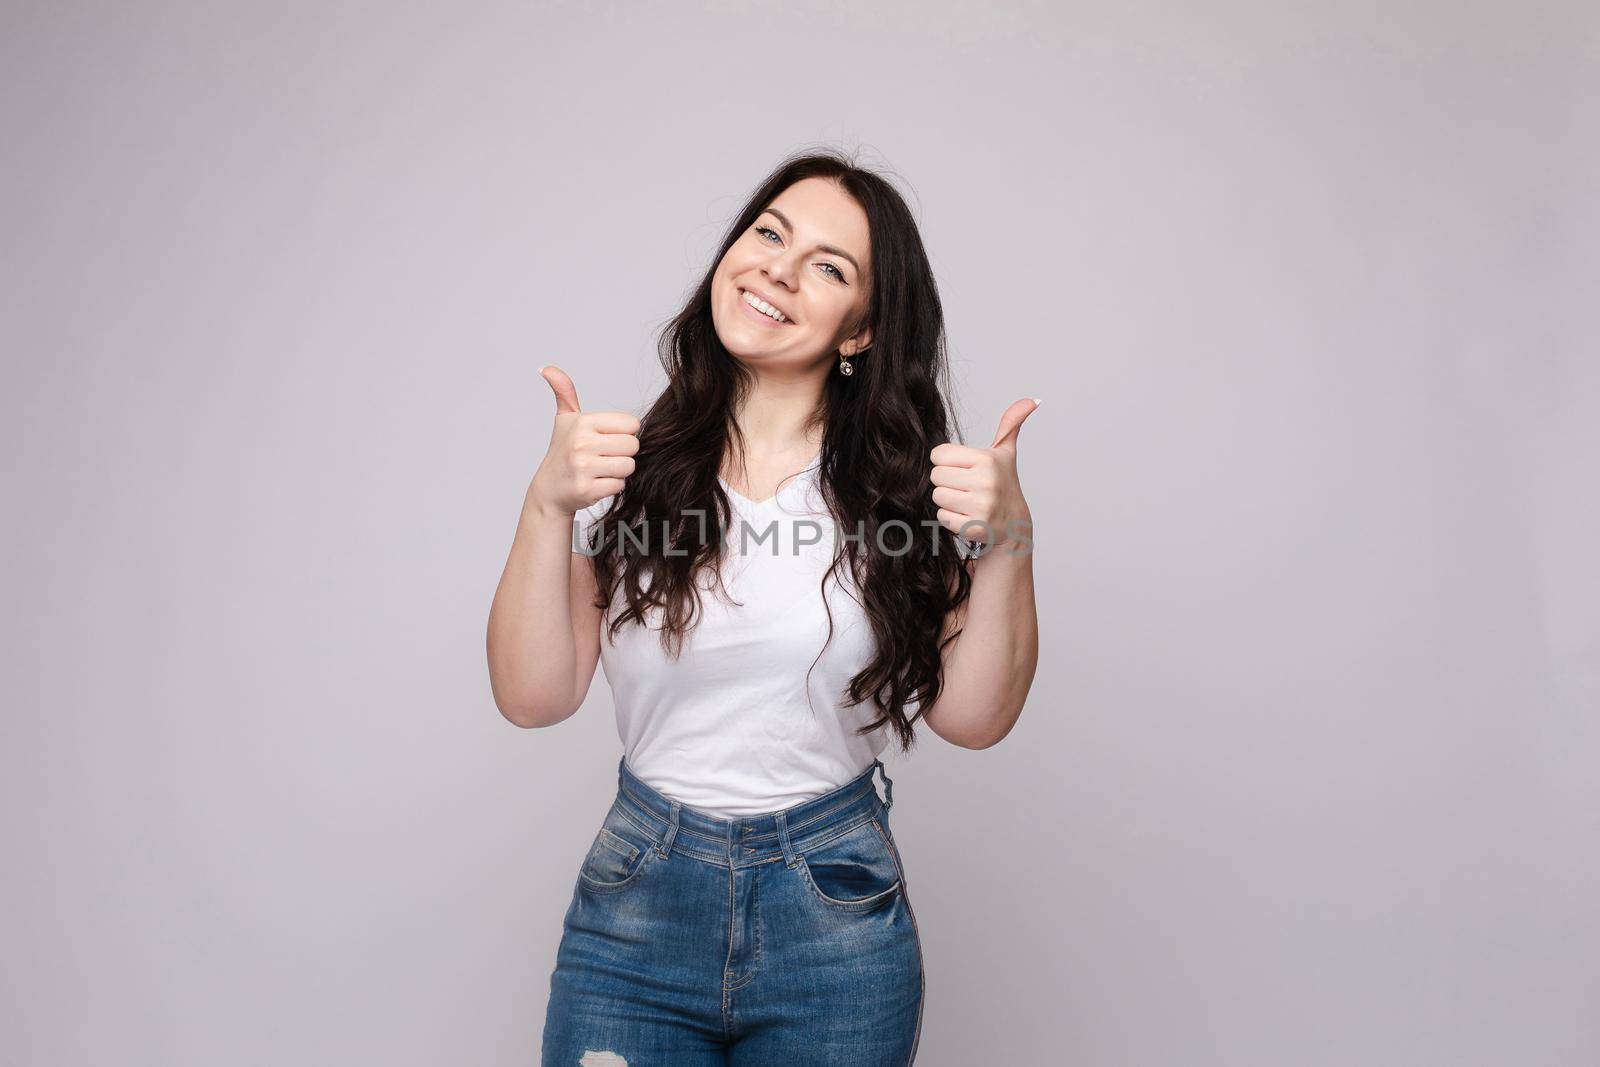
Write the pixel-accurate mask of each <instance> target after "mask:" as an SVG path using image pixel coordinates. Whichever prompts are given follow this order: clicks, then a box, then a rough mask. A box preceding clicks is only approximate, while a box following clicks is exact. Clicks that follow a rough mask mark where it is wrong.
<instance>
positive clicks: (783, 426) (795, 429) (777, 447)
mask: <svg viewBox="0 0 1600 1067" xmlns="http://www.w3.org/2000/svg"><path fill="white" fill-rule="evenodd" d="M821 401H822V380H821V379H820V378H818V377H810V378H802V379H790V380H788V381H782V382H775V381H771V380H770V379H765V378H757V379H756V381H755V384H754V386H753V387H752V388H751V390H750V393H749V395H747V396H746V397H745V399H744V402H743V403H742V404H740V405H739V409H738V411H736V412H735V413H734V421H735V422H736V423H737V424H738V427H739V432H740V434H741V435H742V436H743V438H744V442H745V448H746V449H747V451H748V454H749V457H750V458H751V459H752V460H759V459H766V458H793V459H810V458H811V457H812V456H813V455H815V454H816V453H817V451H818V450H819V449H821V447H822V427H821V426H820V425H812V424H811V423H812V419H813V417H814V415H815V413H816V410H817V405H818V404H819V403H821Z"/></svg>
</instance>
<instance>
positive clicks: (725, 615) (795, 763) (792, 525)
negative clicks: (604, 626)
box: [574, 460, 912, 819]
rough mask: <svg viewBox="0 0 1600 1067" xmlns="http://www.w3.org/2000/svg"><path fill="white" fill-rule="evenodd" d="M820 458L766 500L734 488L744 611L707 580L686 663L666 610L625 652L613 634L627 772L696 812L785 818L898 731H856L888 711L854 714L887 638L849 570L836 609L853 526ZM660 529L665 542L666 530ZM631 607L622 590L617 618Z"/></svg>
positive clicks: (868, 705)
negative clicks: (836, 506) (844, 540)
mask: <svg viewBox="0 0 1600 1067" xmlns="http://www.w3.org/2000/svg"><path fill="white" fill-rule="evenodd" d="M819 463H820V461H819V460H813V462H812V464H811V466H809V467H807V468H806V469H805V470H804V471H803V472H801V473H800V474H799V475H797V476H796V477H794V478H792V479H790V480H788V481H787V482H785V483H784V484H783V487H782V488H780V489H779V491H778V493H777V495H776V496H774V497H772V498H771V499H768V500H764V501H761V502H759V503H758V502H754V501H751V500H748V499H746V498H744V497H742V496H740V495H739V494H738V493H736V492H734V491H733V490H732V489H731V488H730V487H729V486H728V484H727V483H726V482H723V483H722V485H723V490H724V491H725V492H726V493H727V494H728V501H729V503H730V505H731V506H732V515H731V517H730V520H729V525H728V530H727V535H726V541H727V548H726V550H725V551H726V553H727V555H726V557H725V560H724V563H723V581H724V585H725V587H726V589H727V594H728V596H729V597H730V598H731V599H732V600H733V601H735V602H737V603H738V606H735V605H734V604H729V603H727V602H726V601H724V600H723V598H722V595H721V593H720V592H719V591H717V590H715V589H714V588H713V586H714V579H713V576H712V575H711V574H709V573H701V574H700V575H699V582H700V587H701V594H700V604H701V613H700V615H699V616H698V617H697V619H696V620H695V625H694V628H693V629H692V630H690V632H689V633H688V634H687V635H686V636H685V639H684V645H683V650H682V652H681V654H680V656H679V658H677V659H676V660H674V659H671V658H669V657H668V655H667V653H666V650H665V649H663V648H662V646H661V635H660V632H659V630H658V629H657V627H658V626H659V624H660V612H659V610H653V611H652V612H651V613H649V614H647V616H646V618H647V619H649V620H650V623H651V625H650V627H649V628H646V627H643V626H640V625H639V624H638V623H637V622H636V621H630V622H629V623H628V624H627V625H626V626H624V627H623V629H622V630H621V631H620V632H619V633H618V634H617V639H616V644H615V646H613V645H612V644H611V642H610V640H609V639H608V638H607V635H606V633H605V631H604V630H602V633H601V642H600V662H601V665H602V666H603V668H604V670H605V675H606V680H607V681H608V682H609V683H610V684H611V692H612V696H613V699H614V703H615V705H616V712H617V731H618V733H619V734H620V735H621V737H622V745H623V752H624V758H625V759H626V761H627V764H628V767H629V769H630V770H632V771H633V773H634V774H636V775H638V776H639V778H640V779H641V780H642V781H644V782H645V783H646V784H648V785H650V786H651V787H652V788H654V789H656V790H657V791H659V792H660V793H661V794H662V795H663V796H666V797H668V798H670V799H672V800H676V801H678V802H679V803H681V804H683V805H684V806H685V807H689V808H695V809H698V810H700V811H702V812H705V813H707V814H709V815H714V816H717V817H719V818H729V819H731V818H743V817H746V816H750V815H760V814H764V813H766V812H771V811H778V810H781V809H783V808H787V807H791V806H793V805H795V804H799V803H801V802H803V801H806V800H810V799H812V798H813V797H817V796H821V795H822V794H823V793H826V792H829V791H830V790H833V789H837V788H838V787H839V786H841V785H844V784H845V783H846V782H849V781H850V780H851V779H853V778H855V777H856V776H857V775H859V774H860V773H861V772H862V771H864V770H866V768H867V767H869V766H870V765H871V764H872V761H873V760H874V759H876V758H877V757H878V755H879V754H880V753H881V752H882V751H883V750H884V748H885V747H886V746H887V745H888V742H889V737H890V736H891V735H890V727H889V726H888V725H887V724H885V725H883V726H880V727H878V729H876V730H874V731H873V732H872V733H870V734H868V735H860V734H857V733H855V730H856V728H857V727H860V726H864V725H865V724H866V723H868V722H871V721H872V719H874V718H875V717H876V715H877V710H876V706H875V705H874V704H873V703H872V701H871V699H870V698H869V699H868V700H866V701H864V702H863V703H862V704H860V705H857V706H855V707H845V706H842V704H843V701H844V700H845V699H847V697H846V695H845V692H844V690H845V688H846V687H847V686H848V684H849V681H850V679H851V678H852V677H853V676H854V675H855V674H856V673H857V672H858V671H860V670H861V669H862V668H863V667H864V666H866V664H867V662H868V660H870V659H871V658H872V656H873V654H874V653H875V652H876V650H877V642H876V639H875V637H874V636H873V633H872V629H871V626H870V625H869V623H868V620H867V616H866V613H865V611H864V610H863V609H862V607H861V604H860V602H859V600H858V599H856V597H857V596H858V595H859V594H858V592H857V590H856V587H855V583H854V581H853V580H852V579H851V577H850V573H849V565H848V564H847V563H842V564H841V565H840V567H839V568H838V570H837V571H835V573H834V575H833V576H831V577H830V578H829V579H828V589H827V606H826V607H824V603H823V592H822V587H821V581H822V576H823V574H824V573H825V572H826V571H827V569H828V566H829V564H830V563H831V562H832V560H833V554H834V549H835V545H836V543H837V540H838V536H839V533H840V532H839V531H838V530H837V529H836V528H835V523H834V520H833V518H832V517H831V516H830V515H829V514H828V512H827V511H826V509H825V508H824V507H823V504H822V498H821V487H820V486H819V484H818V481H817V479H818V474H819ZM610 505H611V498H610V497H607V498H605V499H604V500H601V501H599V502H597V503H595V504H593V505H591V506H590V507H588V508H586V509H584V510H583V511H580V512H579V513H578V514H577V516H576V518H577V527H576V529H577V533H576V536H577V538H578V540H577V541H576V542H575V544H582V545H587V544H588V533H589V528H590V525H591V524H592V523H593V522H594V520H595V519H596V518H597V517H598V516H599V515H601V514H602V513H603V512H604V511H605V510H606V508H608V507H609V506H610ZM691 521H693V519H692V518H691ZM705 521H706V522H707V523H711V522H715V521H716V515H715V514H714V513H713V514H709V515H707V516H706V518H705ZM769 527H770V529H769ZM653 532H654V534H655V535H656V536H657V538H659V536H660V533H661V531H660V529H659V525H658V528H657V529H656V530H655V531H653ZM806 541H812V542H815V543H813V544H809V545H808V544H805V543H804V542H806ZM650 548H651V550H652V551H660V546H659V543H658V542H653V543H652V544H651V546H650ZM627 550H628V551H639V550H638V549H637V548H635V547H633V546H631V545H630V546H627ZM574 551H579V549H577V548H576V547H575V548H574ZM621 603H623V600H622V596H621V594H620V592H619V593H618V596H617V599H616V600H615V601H613V605H612V611H615V610H616V608H617V606H618V605H620V604H621ZM830 610H831V612H832V615H833V635H832V639H831V641H830V640H829V638H828V612H829V611H830ZM610 617H611V612H608V613H607V622H609V619H610ZM825 642H826V643H827V647H826V649H824V647H823V645H824V643H825ZM819 652H820V653H821V656H820V658H819V656H818V653H819ZM813 661H815V665H814V666H813ZM808 670H809V671H810V677H809V682H808V679H807V671H808ZM808 690H809V694H810V701H809V703H808V702H807V693H808ZM907 710H908V713H910V712H911V711H912V709H911V708H909V707H908V709H907Z"/></svg>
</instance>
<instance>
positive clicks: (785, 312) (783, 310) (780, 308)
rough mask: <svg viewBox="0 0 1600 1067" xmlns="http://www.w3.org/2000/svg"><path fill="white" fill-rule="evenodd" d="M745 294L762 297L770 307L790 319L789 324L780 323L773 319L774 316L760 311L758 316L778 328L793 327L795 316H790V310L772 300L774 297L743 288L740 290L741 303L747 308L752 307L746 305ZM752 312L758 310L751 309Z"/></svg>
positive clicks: (756, 290)
mask: <svg viewBox="0 0 1600 1067" xmlns="http://www.w3.org/2000/svg"><path fill="white" fill-rule="evenodd" d="M745 293H749V294H750V295H751V296H755V297H760V298H761V299H762V300H765V301H766V302H767V305H768V306H769V307H775V308H777V309H778V311H779V312H780V313H781V314H782V315H783V317H784V318H786V319H788V320H789V321H788V322H778V320H777V319H774V318H772V316H770V315H767V314H765V313H764V312H760V311H757V312H756V314H758V315H761V317H762V318H764V319H766V320H767V321H768V322H771V323H774V324H776V325H778V326H790V325H793V323H794V316H793V315H791V314H789V309H788V308H786V307H784V306H783V305H782V304H780V303H778V302H777V301H776V300H774V299H772V297H770V296H768V295H767V294H766V293H763V292H762V291H761V290H760V289H750V288H741V289H740V290H739V303H741V304H744V306H745V307H750V305H749V304H746V303H745V299H744V294H745ZM750 310H752V311H755V310H756V309H755V308H750Z"/></svg>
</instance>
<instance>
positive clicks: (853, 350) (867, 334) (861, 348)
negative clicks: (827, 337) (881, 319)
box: [839, 326, 872, 356]
mask: <svg viewBox="0 0 1600 1067" xmlns="http://www.w3.org/2000/svg"><path fill="white" fill-rule="evenodd" d="M871 345H872V327H870V326H863V327H862V328H861V332H859V333H857V334H856V335H855V336H854V337H851V338H850V339H849V340H848V341H846V342H845V343H844V344H842V345H840V346H839V354H840V355H841V356H854V355H857V354H859V353H861V352H865V351H866V350H867V349H868V348H869V347H870V346H871Z"/></svg>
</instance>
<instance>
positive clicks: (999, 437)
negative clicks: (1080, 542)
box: [928, 399, 1039, 551]
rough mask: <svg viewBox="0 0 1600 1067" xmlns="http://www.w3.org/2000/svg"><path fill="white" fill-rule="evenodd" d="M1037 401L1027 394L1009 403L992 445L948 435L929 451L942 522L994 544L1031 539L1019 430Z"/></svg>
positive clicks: (959, 532) (966, 535) (963, 534)
mask: <svg viewBox="0 0 1600 1067" xmlns="http://www.w3.org/2000/svg"><path fill="white" fill-rule="evenodd" d="M1038 407H1039V401H1037V400H1034V399H1027V400H1018V401H1017V402H1016V403H1014V404H1012V405H1011V406H1010V407H1008V408H1006V411H1005V414H1004V415H1002V416H1000V428H999V430H998V431H996V432H995V436H994V444H992V445H990V446H989V447H988V448H973V447H971V446H970V445H958V444H954V443H952V442H948V441H947V442H945V443H944V444H942V445H938V446H937V447H935V448H934V449H933V451H932V452H930V453H928V456H929V458H930V459H932V460H933V464H934V466H933V470H932V471H931V472H930V474H929V480H930V481H931V482H932V483H933V502H934V503H935V504H937V505H939V511H938V517H939V522H940V524H941V525H943V526H945V527H947V528H949V529H951V530H954V531H955V532H956V534H957V535H958V536H960V537H963V538H966V539H967V540H968V541H979V542H983V543H985V544H987V545H988V546H989V548H994V547H996V546H997V545H1001V544H1005V543H1006V542H1008V541H1031V540H1032V534H1031V531H1032V529H1033V513H1032V512H1030V511H1029V510H1028V501H1027V500H1026V499H1025V498H1024V497H1023V495H1022V483H1021V482H1020V481H1019V480H1018V479H1017V432H1018V431H1019V430H1021V429H1022V421H1023V420H1024V419H1026V418H1027V417H1028V416H1029V415H1032V414H1033V413H1034V411H1036V410H1037V409H1038ZM1013 524H1016V525H1013ZM1012 551H1015V549H1013V550H1012Z"/></svg>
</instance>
